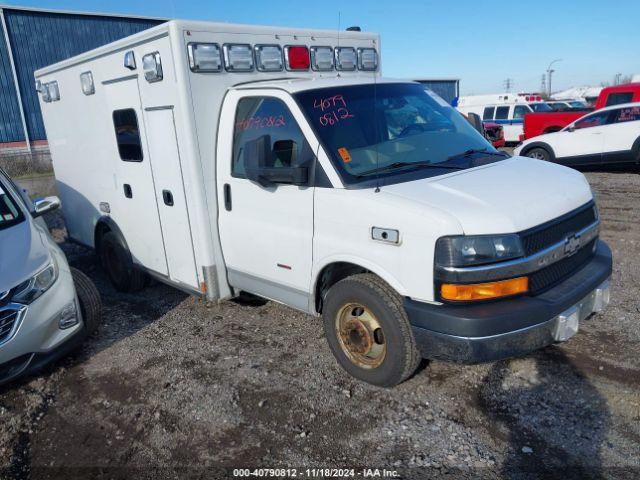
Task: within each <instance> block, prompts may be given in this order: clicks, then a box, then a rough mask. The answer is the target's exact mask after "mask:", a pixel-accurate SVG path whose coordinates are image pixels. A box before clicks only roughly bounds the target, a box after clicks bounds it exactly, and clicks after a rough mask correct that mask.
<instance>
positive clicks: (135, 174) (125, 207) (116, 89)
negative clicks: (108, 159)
mask: <svg viewBox="0 0 640 480" xmlns="http://www.w3.org/2000/svg"><path fill="white" fill-rule="evenodd" d="M103 87H104V92H105V101H106V102H107V111H108V112H109V114H110V115H111V116H112V120H113V125H114V141H113V143H112V145H113V151H112V153H111V154H112V155H113V156H114V158H116V159H118V161H117V162H116V165H117V167H116V173H115V175H114V178H113V182H114V188H115V190H116V193H115V196H114V200H113V202H112V203H111V205H110V207H111V217H112V218H113V220H114V221H115V222H116V223H117V225H118V226H119V228H120V230H121V231H122V234H123V235H124V237H125V240H126V242H127V246H128V247H129V250H130V251H131V255H132V256H133V260H134V262H135V263H137V264H139V265H142V266H144V267H146V268H147V269H150V270H153V271H155V272H158V273H160V274H163V275H166V274H167V272H168V270H167V260H166V256H165V251H164V241H163V237H162V230H161V228H160V218H159V215H158V205H157V203H156V195H155V193H154V191H155V188H154V179H153V171H152V168H151V161H150V155H149V152H148V150H147V148H146V145H147V141H146V137H145V125H144V118H143V115H142V111H141V104H140V93H139V90H138V78H137V76H134V77H125V78H120V79H114V80H110V81H107V82H104V84H103ZM90 154H91V152H87V155H90Z"/></svg>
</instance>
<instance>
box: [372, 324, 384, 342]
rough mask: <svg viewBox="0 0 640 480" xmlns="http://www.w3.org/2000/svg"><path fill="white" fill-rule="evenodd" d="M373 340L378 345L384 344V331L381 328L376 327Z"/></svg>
mask: <svg viewBox="0 0 640 480" xmlns="http://www.w3.org/2000/svg"><path fill="white" fill-rule="evenodd" d="M373 340H374V342H376V343H377V344H378V345H383V344H384V332H383V331H382V329H381V328H376V329H375V330H374V331H373Z"/></svg>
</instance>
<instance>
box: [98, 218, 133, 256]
mask: <svg viewBox="0 0 640 480" xmlns="http://www.w3.org/2000/svg"><path fill="white" fill-rule="evenodd" d="M107 232H113V233H114V234H115V235H116V236H117V237H118V240H120V242H121V243H122V245H123V246H124V247H125V248H126V249H127V251H129V246H128V245H127V241H126V240H125V238H124V235H123V234H122V230H120V227H118V224H117V223H116V222H115V221H114V220H113V219H112V218H111V217H107V216H103V217H100V219H99V220H98V222H97V223H96V227H95V229H94V236H93V246H94V248H95V250H96V251H98V250H100V241H101V240H102V237H103V236H104V235H105V234H106V233H107Z"/></svg>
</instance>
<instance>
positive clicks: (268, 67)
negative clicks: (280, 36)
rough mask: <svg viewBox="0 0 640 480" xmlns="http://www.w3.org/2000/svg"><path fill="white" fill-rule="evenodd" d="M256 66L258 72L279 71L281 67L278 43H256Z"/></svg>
mask: <svg viewBox="0 0 640 480" xmlns="http://www.w3.org/2000/svg"><path fill="white" fill-rule="evenodd" d="M253 49H254V52H255V54H256V68H257V69H258V71H260V72H280V71H281V70H282V69H283V62H282V48H281V47H280V45H256V46H255V47H253Z"/></svg>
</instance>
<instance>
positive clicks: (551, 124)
mask: <svg viewBox="0 0 640 480" xmlns="http://www.w3.org/2000/svg"><path fill="white" fill-rule="evenodd" d="M638 101H640V82H636V83H626V84H624V85H616V86H614V87H607V88H603V89H602V91H601V92H600V95H599V96H598V99H597V100H596V103H595V110H599V109H601V108H604V107H611V106H613V105H621V104H623V103H631V102H638ZM589 111H590V110H589V109H586V110H584V111H573V112H544V113H528V114H526V115H525V116H524V127H523V133H522V135H521V136H520V141H524V140H528V139H530V138H533V137H537V136H538V135H543V134H545V133H553V132H559V131H560V130H562V129H563V128H564V127H566V126H567V125H569V124H571V123H573V122H575V121H576V120H578V119H579V118H580V117H582V116H584V115H586V114H587V113H589Z"/></svg>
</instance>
